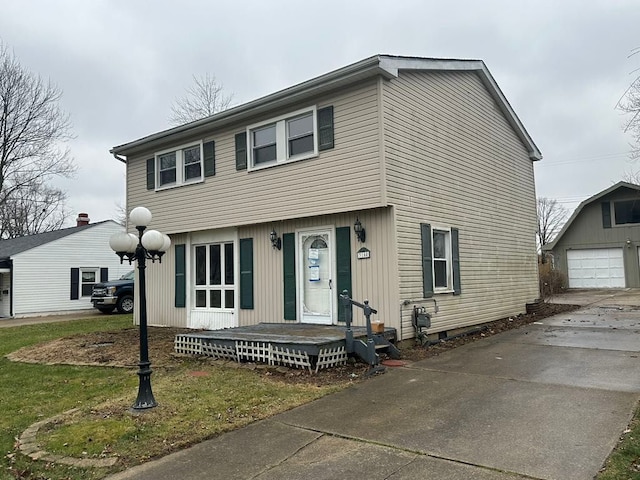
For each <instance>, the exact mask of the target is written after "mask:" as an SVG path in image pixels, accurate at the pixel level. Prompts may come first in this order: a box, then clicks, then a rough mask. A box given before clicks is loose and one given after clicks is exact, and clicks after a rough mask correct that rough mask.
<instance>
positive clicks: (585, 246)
mask: <svg viewBox="0 0 640 480" xmlns="http://www.w3.org/2000/svg"><path fill="white" fill-rule="evenodd" d="M544 250H545V251H546V252H550V253H551V254H552V258H553V265H554V268H555V269H557V270H558V271H560V272H562V273H563V274H564V275H565V276H566V277H567V283H568V286H569V288H624V287H634V288H638V287H640V266H639V259H640V185H635V184H633V183H627V182H618V183H616V184H615V185H612V186H611V187H609V188H607V189H605V190H602V191H601V192H598V193H597V194H595V195H593V196H592V197H589V198H587V199H586V200H585V201H583V202H582V203H580V205H578V208H576V209H575V211H574V212H573V215H571V218H569V220H568V221H567V223H565V224H564V226H563V228H562V230H561V231H560V232H559V233H558V235H557V236H556V238H555V239H554V240H553V242H551V243H549V244H547V245H545V247H544Z"/></svg>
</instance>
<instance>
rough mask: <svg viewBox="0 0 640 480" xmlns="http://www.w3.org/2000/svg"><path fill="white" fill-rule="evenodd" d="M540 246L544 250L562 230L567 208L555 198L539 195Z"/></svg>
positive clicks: (538, 233) (538, 234)
mask: <svg viewBox="0 0 640 480" xmlns="http://www.w3.org/2000/svg"><path fill="white" fill-rule="evenodd" d="M537 206H538V232H537V236H538V248H540V250H542V247H544V246H545V245H546V244H547V243H549V242H551V241H552V240H553V239H554V238H555V236H556V235H557V234H558V233H559V232H560V230H561V229H562V226H563V225H564V222H565V220H566V219H567V209H566V208H564V207H563V206H562V205H560V204H559V203H558V202H557V201H556V200H555V199H552V198H546V197H539V198H538V202H537Z"/></svg>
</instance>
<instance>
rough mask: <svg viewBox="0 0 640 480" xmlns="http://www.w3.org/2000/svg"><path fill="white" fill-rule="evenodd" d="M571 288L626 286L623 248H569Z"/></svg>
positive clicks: (568, 264) (568, 260)
mask: <svg viewBox="0 0 640 480" xmlns="http://www.w3.org/2000/svg"><path fill="white" fill-rule="evenodd" d="M567 266H568V267H569V288H624V286H625V284H624V263H623V261H622V249H621V248H594V249H588V250H568V251H567Z"/></svg>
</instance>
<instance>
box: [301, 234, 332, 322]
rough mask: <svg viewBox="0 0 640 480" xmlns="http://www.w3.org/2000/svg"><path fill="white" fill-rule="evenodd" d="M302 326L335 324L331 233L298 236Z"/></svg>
mask: <svg viewBox="0 0 640 480" xmlns="http://www.w3.org/2000/svg"><path fill="white" fill-rule="evenodd" d="M298 252H299V256H298V258H299V259H300V261H299V262H298V268H299V270H300V271H299V275H298V278H299V279H300V288H298V292H299V296H300V298H299V302H298V305H300V310H301V311H300V321H301V322H302V323H319V324H326V325H331V324H332V323H333V312H334V302H333V297H334V295H333V263H334V262H333V238H332V231H331V229H325V230H313V231H303V232H298Z"/></svg>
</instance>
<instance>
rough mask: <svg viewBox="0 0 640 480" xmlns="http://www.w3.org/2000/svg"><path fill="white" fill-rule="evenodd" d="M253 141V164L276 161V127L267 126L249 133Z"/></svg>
mask: <svg viewBox="0 0 640 480" xmlns="http://www.w3.org/2000/svg"><path fill="white" fill-rule="evenodd" d="M251 138H252V140H253V163H254V164H255V165H260V164H264V163H270V162H275V161H276V159H277V143H276V125H275V124H274V125H267V126H266V127H263V128H257V129H255V130H254V131H253V132H251Z"/></svg>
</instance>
